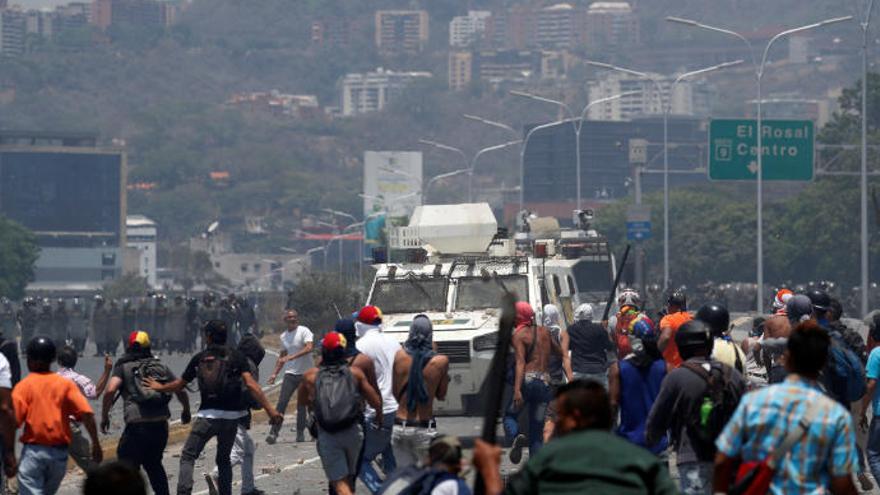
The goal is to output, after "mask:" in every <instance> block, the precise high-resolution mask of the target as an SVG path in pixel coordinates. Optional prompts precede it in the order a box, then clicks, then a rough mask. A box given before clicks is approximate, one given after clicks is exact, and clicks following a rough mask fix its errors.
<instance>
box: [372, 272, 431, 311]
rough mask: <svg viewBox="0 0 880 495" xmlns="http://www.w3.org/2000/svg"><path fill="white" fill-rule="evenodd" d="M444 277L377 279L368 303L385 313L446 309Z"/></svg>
mask: <svg viewBox="0 0 880 495" xmlns="http://www.w3.org/2000/svg"><path fill="white" fill-rule="evenodd" d="M447 285H448V282H447V280H446V279H445V278H415V277H413V278H400V279H395V280H377V281H376V285H375V287H374V288H373V296H372V297H371V298H370V304H372V305H374V306H378V307H379V308H381V309H382V312H383V313H385V314H394V313H423V312H426V311H446V287H447Z"/></svg>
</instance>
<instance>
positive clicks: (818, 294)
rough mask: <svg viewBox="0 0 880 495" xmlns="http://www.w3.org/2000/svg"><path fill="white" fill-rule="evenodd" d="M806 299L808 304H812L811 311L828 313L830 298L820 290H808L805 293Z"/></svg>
mask: <svg viewBox="0 0 880 495" xmlns="http://www.w3.org/2000/svg"><path fill="white" fill-rule="evenodd" d="M807 297H809V298H810V303H812V304H813V309H814V310H816V311H828V310H829V309H831V297H830V296H829V295H828V293H827V292H825V291H824V290H822V289H815V288H814V289H810V290H808V291H807Z"/></svg>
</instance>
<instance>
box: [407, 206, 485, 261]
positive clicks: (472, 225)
mask: <svg viewBox="0 0 880 495" xmlns="http://www.w3.org/2000/svg"><path fill="white" fill-rule="evenodd" d="M497 232H498V222H497V221H496V220H495V215H494V214H493V213H492V209H491V208H489V205H488V203H469V204H456V205H422V206H418V207H416V209H415V212H413V215H412V217H411V218H410V220H409V226H408V227H400V228H398V229H395V233H394V234H392V236H391V237H392V245H394V244H398V245H400V246H401V247H404V246H405V247H414V245H416V244H417V245H419V246H425V245H428V246H430V247H431V248H433V249H434V250H435V251H437V252H439V253H442V254H455V253H485V252H486V250H487V249H488V248H489V244H491V243H492V239H493V238H494V237H495V234H496V233H497ZM416 238H417V239H418V241H416V240H415V239H416Z"/></svg>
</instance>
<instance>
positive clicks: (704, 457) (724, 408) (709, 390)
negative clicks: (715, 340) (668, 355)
mask: <svg viewBox="0 0 880 495" xmlns="http://www.w3.org/2000/svg"><path fill="white" fill-rule="evenodd" d="M681 366H682V368H685V369H687V370H690V371H691V372H693V373H695V374H696V375H698V376H699V377H700V378H702V379H703V380H704V381H705V382H706V388H705V390H704V391H703V394H702V396H701V397H700V399H699V400H698V401H696V403H695V404H694V406H693V409H692V410H691V411H689V412H688V417H687V419H686V420H685V432H686V434H687V435H688V438H689V439H690V442H691V446H692V447H693V449H694V452H695V453H696V454H697V458H698V459H700V460H701V461H711V460H713V459H714V458H715V452H716V448H715V439H717V438H718V435H720V434H721V430H723V429H724V426H725V425H726V424H727V422H728V420H730V417H731V416H733V411H734V410H736V406H737V405H738V404H739V400H740V398H741V397H742V392H743V391H742V390H741V389H740V387H737V386H736V385H735V383H734V381H733V379H732V376H733V369H732V368H730V367H729V366H724V365H722V364H721V363H718V362H714V361H713V362H711V364H710V369H709V371H706V368H704V367H703V366H702V365H700V364H698V363H693V362H687V361H685V362H684V363H682V364H681Z"/></svg>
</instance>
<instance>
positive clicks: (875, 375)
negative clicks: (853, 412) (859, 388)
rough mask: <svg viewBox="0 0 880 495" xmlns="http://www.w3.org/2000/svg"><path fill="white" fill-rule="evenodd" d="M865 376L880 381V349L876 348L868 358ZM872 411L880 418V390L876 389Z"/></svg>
mask: <svg viewBox="0 0 880 495" xmlns="http://www.w3.org/2000/svg"><path fill="white" fill-rule="evenodd" d="M865 376H867V377H868V379H869V380H871V379H873V380H880V347H875V348H874V350H873V351H871V355H870V356H868V365H867V366H866V371H865ZM871 409H873V410H874V416H880V389H874V397H871Z"/></svg>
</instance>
